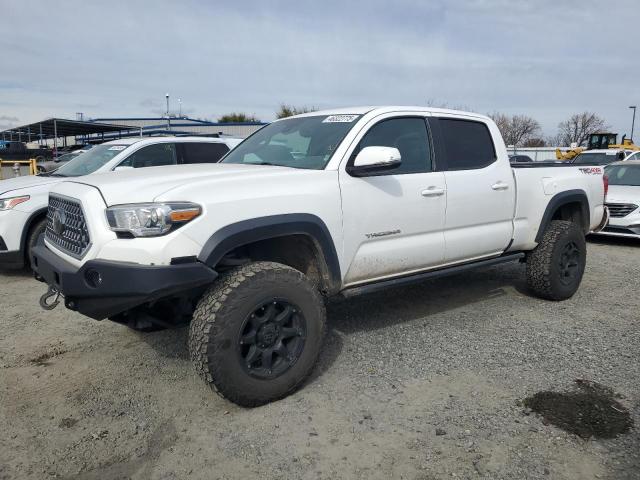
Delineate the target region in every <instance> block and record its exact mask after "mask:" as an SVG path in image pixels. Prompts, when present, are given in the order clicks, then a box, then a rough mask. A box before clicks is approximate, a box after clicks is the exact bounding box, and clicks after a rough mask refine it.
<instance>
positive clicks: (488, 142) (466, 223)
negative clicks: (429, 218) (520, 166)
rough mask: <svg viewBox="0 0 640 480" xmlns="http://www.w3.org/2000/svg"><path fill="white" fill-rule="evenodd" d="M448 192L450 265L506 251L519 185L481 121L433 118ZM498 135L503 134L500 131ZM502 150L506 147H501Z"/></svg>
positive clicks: (447, 254) (446, 228) (446, 235)
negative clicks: (498, 153) (498, 156)
mask: <svg viewBox="0 0 640 480" xmlns="http://www.w3.org/2000/svg"><path fill="white" fill-rule="evenodd" d="M430 123H431V125H432V131H433V134H434V142H435V143H436V144H437V151H438V158H442V159H444V162H440V163H439V165H441V167H443V170H444V177H445V182H446V189H447V214H446V218H445V226H444V240H445V261H446V263H454V262H459V261H464V260H471V259H474V258H479V257H485V256H491V255H495V254H499V253H502V252H503V251H504V250H505V249H506V248H507V246H508V244H509V242H510V241H511V238H512V236H513V215H514V210H515V181H514V178H513V173H512V170H511V165H510V164H509V160H508V158H507V155H506V153H505V154H504V158H500V159H498V158H497V153H496V152H497V149H496V146H495V145H494V143H493V139H492V136H491V132H490V130H489V125H488V124H487V123H485V122H483V121H481V120H475V119H471V118H470V119H461V118H453V117H449V118H447V117H441V118H432V119H430ZM496 134H497V132H496ZM501 147H502V146H501Z"/></svg>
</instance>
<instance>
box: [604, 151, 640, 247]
mask: <svg viewBox="0 0 640 480" xmlns="http://www.w3.org/2000/svg"><path fill="white" fill-rule="evenodd" d="M605 175H606V176H607V178H608V180H609V192H608V193H607V198H606V205H607V207H608V208H609V223H608V224H607V226H606V227H605V228H604V230H602V231H601V232H600V234H601V235H612V236H616V237H635V238H640V160H626V161H624V162H616V163H612V164H610V165H608V166H607V167H606V168H605Z"/></svg>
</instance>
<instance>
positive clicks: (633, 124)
mask: <svg viewBox="0 0 640 480" xmlns="http://www.w3.org/2000/svg"><path fill="white" fill-rule="evenodd" d="M629 108H631V109H632V110H633V120H631V141H633V128H634V127H635V126H636V106H635V105H631V106H630V107H629Z"/></svg>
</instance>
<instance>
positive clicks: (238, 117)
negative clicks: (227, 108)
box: [218, 112, 260, 123]
mask: <svg viewBox="0 0 640 480" xmlns="http://www.w3.org/2000/svg"><path fill="white" fill-rule="evenodd" d="M259 121H260V120H258V119H257V118H256V116H255V115H247V114H246V113H242V112H231V113H225V114H224V115H222V116H221V117H220V118H218V122H219V123H252V122H259Z"/></svg>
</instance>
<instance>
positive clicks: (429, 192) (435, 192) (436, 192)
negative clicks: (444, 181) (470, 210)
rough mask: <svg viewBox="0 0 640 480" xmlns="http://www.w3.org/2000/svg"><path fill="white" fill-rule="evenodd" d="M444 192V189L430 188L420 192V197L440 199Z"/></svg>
mask: <svg viewBox="0 0 640 480" xmlns="http://www.w3.org/2000/svg"><path fill="white" fill-rule="evenodd" d="M444 192H445V190H444V188H438V187H429V188H426V189H424V190H422V192H420V195H422V196H423V197H439V196H440V195H444Z"/></svg>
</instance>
